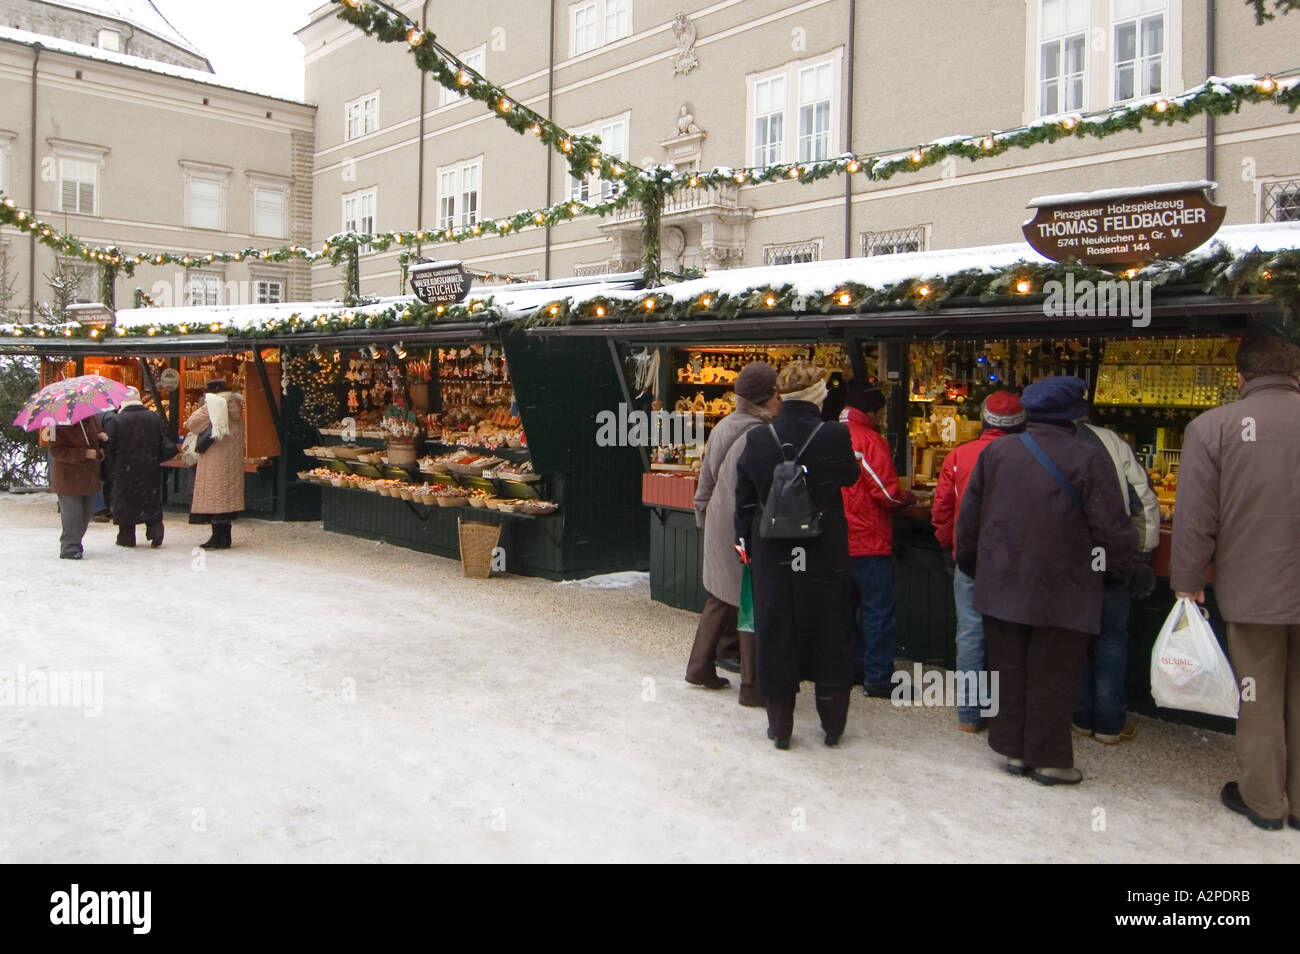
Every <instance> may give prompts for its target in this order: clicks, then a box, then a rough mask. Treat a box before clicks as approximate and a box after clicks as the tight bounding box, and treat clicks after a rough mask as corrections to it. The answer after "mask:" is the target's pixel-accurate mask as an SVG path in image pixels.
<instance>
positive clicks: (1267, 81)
mask: <svg viewBox="0 0 1300 954" xmlns="http://www.w3.org/2000/svg"><path fill="white" fill-rule="evenodd" d="M1255 86H1256V88H1257V89H1258V90H1259V91H1260V92H1261V93H1272V92H1275V91H1276V90H1277V80H1275V79H1273V77H1271V76H1265V77H1264V78H1263V79H1262V80H1260V81H1259V82H1258V83H1256V84H1255Z"/></svg>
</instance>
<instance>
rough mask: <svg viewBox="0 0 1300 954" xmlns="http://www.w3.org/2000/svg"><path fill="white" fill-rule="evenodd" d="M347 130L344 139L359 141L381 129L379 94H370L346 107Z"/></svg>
mask: <svg viewBox="0 0 1300 954" xmlns="http://www.w3.org/2000/svg"><path fill="white" fill-rule="evenodd" d="M344 115H345V119H346V127H347V128H346V129H345V131H344V135H343V138H344V139H358V138H360V137H361V136H365V135H369V134H370V133H372V132H374V131H375V130H376V129H378V128H379V93H378V92H375V93H369V94H367V95H365V96H362V97H361V98H360V99H354V100H353V101H352V102H350V103H348V104H347V106H345V107H344Z"/></svg>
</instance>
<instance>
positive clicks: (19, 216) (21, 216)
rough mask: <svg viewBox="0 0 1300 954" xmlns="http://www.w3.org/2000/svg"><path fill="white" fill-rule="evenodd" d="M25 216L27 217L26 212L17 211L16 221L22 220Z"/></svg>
mask: <svg viewBox="0 0 1300 954" xmlns="http://www.w3.org/2000/svg"><path fill="white" fill-rule="evenodd" d="M26 218H27V213H26V212H19V213H18V221H19V222H21V221H23V220H24V219H26Z"/></svg>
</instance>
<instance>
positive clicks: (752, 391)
mask: <svg viewBox="0 0 1300 954" xmlns="http://www.w3.org/2000/svg"><path fill="white" fill-rule="evenodd" d="M775 393H776V368H774V367H772V366H771V365H770V364H768V363H767V362H766V361H751V362H750V363H749V364H747V365H745V366H744V367H743V368H741V369H740V374H738V375H736V397H742V398H744V399H745V400H746V401H748V402H749V403H750V404H763V403H766V402H767V400H768V399H769V398H771V397H772V395H773V394H775Z"/></svg>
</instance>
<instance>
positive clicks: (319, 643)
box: [0, 494, 1300, 863]
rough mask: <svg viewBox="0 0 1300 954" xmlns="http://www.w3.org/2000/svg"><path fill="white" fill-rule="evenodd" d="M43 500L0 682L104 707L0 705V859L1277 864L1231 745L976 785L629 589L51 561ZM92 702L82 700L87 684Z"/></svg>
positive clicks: (270, 536)
mask: <svg viewBox="0 0 1300 954" xmlns="http://www.w3.org/2000/svg"><path fill="white" fill-rule="evenodd" d="M58 532H59V531H58V518H57V516H56V515H55V512H54V500H53V498H51V497H48V496H41V497H16V496H10V495H7V494H0V580H3V582H2V583H0V599H2V601H3V604H2V605H3V616H2V617H0V626H2V627H3V630H2V632H0V679H3V678H5V676H4V674H5V673H7V674H9V678H10V679H11V680H12V679H16V678H17V674H18V673H19V671H20V669H21V670H22V671H23V672H25V673H26V674H27V678H28V681H29V682H30V678H31V676H30V674H31V673H33V672H35V671H38V670H41V671H46V672H53V673H71V672H80V671H89V672H91V673H98V674H102V700H99V701H100V702H102V714H100V715H97V716H96V715H93V714H87V712H86V711H84V709H85V705H84V703H87V702H91V703H94V702H95V701H96V700H93V699H83V700H82V702H83V706H82V707H81V708H76V707H59V708H56V707H49V706H42V705H33V704H32V702H33V700H32V699H30V698H29V699H27V700H26V702H27V704H26V705H24V706H21V707H20V706H17V705H13V704H9V705H6V706H4V707H0V780H2V781H0V861H6V862H15V861H16V862H51V861H55V862H234V861H250V862H275V861H295V862H358V861H404V862H416V861H910V862H924V861H997V862H1025V861H1174V862H1176V861H1203V862H1208V861H1215V862H1224V861H1242V862H1254V863H1258V862H1261V861H1278V862H1280V861H1294V860H1295V859H1296V857H1297V856H1298V852H1300V836H1297V834H1296V833H1295V832H1293V831H1290V830H1284V831H1283V832H1280V833H1268V832H1261V831H1258V830H1256V829H1254V828H1253V827H1252V826H1251V825H1250V824H1249V823H1248V822H1247V821H1246V820H1245V819H1243V818H1240V817H1237V816H1233V815H1230V814H1229V813H1228V812H1227V811H1226V810H1225V809H1224V808H1222V807H1221V806H1220V804H1219V801H1218V790H1219V787H1220V785H1221V784H1222V783H1223V782H1224V781H1226V780H1228V779H1231V778H1233V777H1234V767H1233V766H1234V763H1233V760H1232V758H1231V750H1230V739H1228V738H1226V737H1223V736H1219V735H1216V734H1213V733H1206V732H1202V731H1198V730H1195V729H1190V728H1186V727H1181V726H1174V725H1170V724H1165V723H1160V722H1155V721H1152V720H1150V719H1141V718H1139V719H1138V734H1137V738H1136V739H1135V740H1134V741H1133V742H1131V743H1127V744H1125V745H1122V746H1119V747H1115V748H1104V747H1102V746H1100V745H1098V744H1097V743H1095V742H1093V741H1092V740H1078V741H1076V743H1075V748H1076V753H1077V760H1078V764H1079V766H1080V767H1081V768H1082V769H1083V771H1084V773H1085V775H1086V776H1087V778H1086V780H1085V782H1084V784H1082V785H1080V786H1078V787H1075V788H1063V787H1057V788H1050V789H1049V788H1044V787H1041V786H1039V785H1036V784H1034V783H1033V782H1032V781H1029V780H1026V779H1018V778H1012V777H1010V776H1008V775H1006V774H1005V773H1003V772H1002V771H1001V761H1000V760H999V759H998V758H997V757H996V756H995V755H994V754H993V753H992V752H990V750H989V748H988V745H987V741H986V737H985V736H984V735H980V736H970V735H965V734H962V733H959V732H957V730H956V727H955V722H956V719H955V716H954V714H953V712H952V710H948V709H932V710H926V709H896V708H894V707H893V706H891V704H890V703H889V702H888V701H882V700H866V699H864V698H863V697H862V696H861V694H860V693H858V694H856V695H855V696H854V699H853V704H852V709H851V712H850V717H849V727H848V731H847V733H846V735H845V738H844V740H843V742H842V743H841V745H840V747H839V748H837V749H828V748H826V747H825V746H824V745H823V744H822V736H821V732H820V731H819V730H818V728H817V724H816V714H815V711H814V707H813V700H812V693H811V687H807V688H806V689H805V691H804V692H803V693H801V694H800V696H799V705H798V709H797V712H796V724H795V735H794V741H793V744H792V747H791V750H790V751H789V752H778V751H776V750H775V749H774V748H773V746H772V743H771V742H769V741H768V740H767V739H766V738H765V728H766V721H765V717H764V715H763V713H762V712H761V710H753V709H742V708H740V707H739V706H738V705H737V704H736V694H735V692H736V691H735V679H734V678H733V686H732V688H731V689H729V690H725V691H721V692H709V691H707V690H702V689H694V688H691V687H688V686H687V685H686V684H685V683H684V682H683V681H682V673H683V671H684V668H685V664H686V655H687V650H688V647H689V645H690V642H691V638H692V636H693V634H694V628H695V621H696V617H695V616H694V615H693V614H690V613H685V612H681V611H677V610H672V609H668V608H666V607H663V606H660V605H659V604H656V603H653V602H651V600H650V599H649V595H648V592H647V589H646V587H645V585H644V584H643V583H642V584H640V585H637V586H634V587H632V588H630V589H605V590H596V589H590V588H584V587H580V586H573V585H568V586H561V585H557V584H555V583H549V582H545V581H540V580H530V579H523V578H518V577H511V576H506V577H501V578H495V579H492V580H486V581H484V580H466V579H463V578H462V576H461V570H460V566H459V564H457V563H455V562H453V561H450V560H444V559H439V558H436V557H430V556H427V555H424V554H419V553H414V552H410V551H406V550H401V549H398V548H394V547H389V546H379V545H376V544H374V543H371V542H367V541H361V540H354V539H350V538H346V537H340V536H335V535H332V534H325V533H323V532H322V531H321V529H320V527H319V526H318V525H301V524H287V525H279V524H269V523H262V522H258V521H247V520H246V521H240V522H239V523H238V524H237V525H236V526H235V531H234V538H235V548H234V549H233V550H230V551H227V552H220V553H212V554H206V555H205V556H204V557H203V558H197V557H195V556H194V555H193V554H196V553H199V552H201V551H197V550H195V549H194V547H195V544H197V543H198V542H199V541H200V540H201V539H202V538H203V536H204V532H201V530H200V528H197V527H190V526H187V525H186V524H185V523H184V518H183V517H172V518H171V519H170V520H169V523H168V526H167V538H166V543H165V545H164V546H163V548H162V549H160V550H150V549H149V548H148V547H147V546H144V545H143V539H141V544H142V545H141V546H140V547H139V548H137V549H136V550H133V551H128V550H122V549H120V548H118V547H115V546H114V545H113V528H112V527H110V526H107V525H104V524H92V526H91V528H90V532H89V533H88V534H87V538H86V558H85V559H84V560H83V561H81V562H73V561H60V560H59V559H57V550H58V546H57V544H58ZM92 695H93V693H92Z"/></svg>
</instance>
